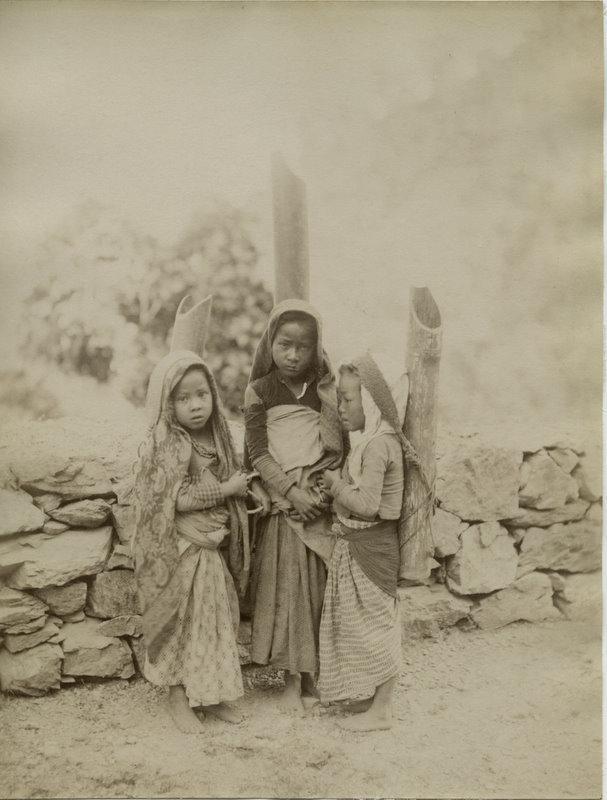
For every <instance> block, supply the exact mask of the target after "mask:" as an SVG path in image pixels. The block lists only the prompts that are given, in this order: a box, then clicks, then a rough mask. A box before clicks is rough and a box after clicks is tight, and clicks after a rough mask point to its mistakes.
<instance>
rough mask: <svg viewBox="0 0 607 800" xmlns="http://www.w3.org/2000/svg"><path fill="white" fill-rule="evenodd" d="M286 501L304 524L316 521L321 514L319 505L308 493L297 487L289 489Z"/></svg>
mask: <svg viewBox="0 0 607 800" xmlns="http://www.w3.org/2000/svg"><path fill="white" fill-rule="evenodd" d="M287 499H288V500H290V501H291V503H292V504H293V507H294V508H295V511H296V512H297V514H298V515H299V516H300V517H301V518H302V519H303V520H304V521H306V522H310V521H311V520H313V519H316V517H319V516H320V515H321V513H322V509H321V508H320V504H319V503H317V502H316V501H314V500H313V499H312V497H311V496H310V494H309V493H308V492H306V491H304V490H303V489H299V488H298V487H297V486H292V487H291V488H290V489H289V491H288V492H287Z"/></svg>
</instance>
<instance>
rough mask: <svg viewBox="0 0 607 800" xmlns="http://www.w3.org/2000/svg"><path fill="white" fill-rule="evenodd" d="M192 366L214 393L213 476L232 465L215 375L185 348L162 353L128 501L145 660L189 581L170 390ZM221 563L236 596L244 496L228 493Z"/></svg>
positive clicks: (181, 434)
mask: <svg viewBox="0 0 607 800" xmlns="http://www.w3.org/2000/svg"><path fill="white" fill-rule="evenodd" d="M191 367H200V368H202V370H203V371H204V374H205V376H206V378H207V381H208V383H209V387H210V390H211V394H212V397H213V411H212V415H211V428H212V433H213V439H214V442H215V447H216V449H217V455H218V461H219V469H218V473H219V474H218V478H219V480H227V478H228V477H229V476H230V475H232V474H233V473H234V472H235V471H236V470H237V469H238V461H237V457H236V451H235V447H234V442H233V440H232V436H231V434H230V430H229V428H228V425H227V422H226V419H225V417H224V415H223V413H222V410H221V404H220V400H219V395H218V392H217V385H216V383H215V379H214V377H213V375H212V373H211V371H210V370H209V368H208V367H207V366H206V364H205V363H204V361H203V360H202V359H201V358H200V357H199V356H197V355H196V354H194V353H192V352H190V351H187V350H177V351H174V352H171V353H169V354H168V355H167V356H165V357H164V358H163V359H162V360H161V361H160V362H159V363H158V364H157V366H156V368H155V369H154V371H153V372H152V375H151V377H150V383H149V387H148V393H147V400H146V412H147V417H148V432H147V435H146V437H145V438H144V441H143V442H142V444H141V445H140V448H139V459H138V463H137V466H136V471H135V485H134V490H133V506H134V512H135V514H134V516H135V533H134V537H133V543H132V549H133V557H134V561H135V576H136V581H137V590H138V595H139V601H140V604H141V608H142V612H143V636H144V642H145V645H146V650H147V657H148V659H149V661H150V663H152V664H153V663H154V661H155V660H156V658H157V657H158V655H159V653H160V652H161V650H162V647H163V645H164V644H165V643H166V642H167V641H168V640H169V639H170V637H171V635H172V633H173V632H174V627H175V624H176V619H177V616H178V613H179V609H180V605H181V603H182V599H183V593H184V591H185V589H184V586H185V585H187V580H186V579H184V575H183V574H182V561H181V559H180V552H179V547H178V543H177V537H178V530H177V522H176V508H175V506H176V498H177V493H178V491H179V488H180V486H181V484H182V482H183V481H184V479H185V478H186V476H187V475H188V469H189V465H190V460H191V456H192V443H191V439H190V436H189V433H188V432H187V431H186V430H185V428H183V427H181V425H179V424H178V423H177V421H176V419H175V416H174V413H173V409H172V404H171V400H170V397H171V392H172V391H173V389H174V388H175V387H176V385H177V384H178V383H179V381H180V380H181V378H182V377H183V376H184V374H185V373H186V371H187V370H188V369H190V368H191ZM227 507H228V512H229V526H228V528H229V533H228V537H229V538H228V551H227V562H228V568H229V570H230V573H231V575H232V576H233V578H234V581H235V584H236V587H237V590H238V593H239V595H240V596H241V597H242V596H243V595H244V593H245V591H246V588H247V582H248V574H249V542H248V522H247V515H246V508H245V505H244V502H243V501H242V500H241V499H239V498H228V500H227Z"/></svg>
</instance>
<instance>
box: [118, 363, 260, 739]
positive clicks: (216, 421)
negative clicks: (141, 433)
mask: <svg viewBox="0 0 607 800" xmlns="http://www.w3.org/2000/svg"><path fill="white" fill-rule="evenodd" d="M147 411H148V414H149V433H148V435H147V438H146V439H145V440H144V442H143V444H142V445H141V447H140V451H139V464H138V469H137V474H136V481H135V489H134V492H135V502H134V505H135V537H134V545H133V552H134V556H135V573H136V577H137V583H138V590H139V597H140V601H141V604H142V608H143V629H144V641H145V645H146V651H147V655H146V662H145V667H144V674H145V677H146V678H147V679H148V680H149V681H150V682H152V683H154V684H156V685H157V686H168V687H169V707H170V711H171V714H172V716H173V719H174V721H175V723H176V724H177V726H178V727H179V729H180V730H182V731H183V732H186V733H194V732H196V731H198V730H200V720H199V718H198V717H197V716H196V714H195V713H194V712H193V710H192V708H193V707H196V706H202V707H203V710H204V711H208V712H210V713H211V714H213V715H214V716H217V717H219V718H220V719H223V720H225V721H227V722H239V721H240V715H239V714H238V713H237V711H235V710H234V709H232V708H230V707H229V706H227V705H225V704H224V701H231V700H235V699H236V698H238V697H240V696H241V695H242V694H243V684H242V676H241V671H240V663H239V659H238V649H237V645H236V632H237V630H238V622H239V609H238V597H237V595H236V591H235V588H234V583H233V579H232V575H233V576H234V577H235V578H236V581H237V584H238V588H239V590H240V593H241V595H242V594H243V593H244V591H245V587H246V581H247V574H248V566H249V565H248V558H249V546H248V528H247V516H246V509H245V507H244V503H243V501H242V499H241V498H242V497H243V495H244V494H245V493H246V489H247V480H246V477H245V475H244V474H242V473H241V472H239V471H238V464H237V461H236V456H235V451H234V444H233V441H232V437H231V435H230V432H229V429H228V426H227V423H226V420H225V418H224V416H223V414H222V412H221V408H220V405H219V398H218V395H217V386H216V384H215V380H214V378H213V375H212V374H211V372H210V370H209V368H208V367H207V366H206V364H205V363H204V362H203V361H202V360H201V359H200V358H199V357H198V356H197V355H195V354H194V353H191V352H189V351H185V350H180V351H175V352H171V353H170V354H169V355H167V356H166V357H165V358H163V359H162V361H160V363H159V364H158V365H157V366H156V368H155V370H154V372H153V373H152V376H151V378H150V383H149V388H148V395H147ZM226 537H227V539H228V563H229V566H230V570H231V573H232V574H230V572H228V569H227V567H226V564H225V561H224V559H223V556H222V555H221V553H220V551H219V549H218V548H219V547H220V545H221V543H222V541H223V540H224V538H226ZM203 718H204V716H203Z"/></svg>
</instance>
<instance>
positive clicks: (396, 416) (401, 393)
mask: <svg viewBox="0 0 607 800" xmlns="http://www.w3.org/2000/svg"><path fill="white" fill-rule="evenodd" d="M380 365H381V366H380ZM343 368H349V369H352V370H354V371H355V372H356V374H357V375H358V377H359V378H360V382H361V396H362V402H363V411H364V414H365V427H364V430H363V431H361V432H356V433H354V434H352V433H351V434H350V446H351V449H350V454H349V456H348V471H349V472H350V475H351V477H352V479H353V481H354V482H355V483H356V482H357V480H359V479H360V474H361V469H362V457H363V453H364V450H365V448H366V446H367V445H368V444H369V442H370V441H371V440H372V439H374V438H376V437H377V436H380V435H382V434H383V433H391V434H393V435H395V436H396V437H397V439H398V440H399V442H400V445H401V448H402V451H403V457H404V463H405V468H407V467H409V468H416V469H419V471H420V475H421V477H422V480H423V481H424V482H425V483H426V486H427V488H428V503H429V506H430V507H432V506H433V495H432V491H431V489H430V486H429V485H428V481H427V478H426V476H425V473H424V471H423V470H422V467H421V463H420V459H419V456H418V455H417V453H416V451H415V449H414V447H413V445H412V444H411V442H410V441H409V440H408V439H407V437H406V436H405V434H404V433H403V430H402V428H403V423H404V419H405V412H406V408H407V399H408V393H409V379H408V376H407V374H406V372H405V370H404V369H400V368H398V367H396V366H395V365H394V364H392V363H391V362H390V361H388V360H387V359H386V358H379V357H378V356H374V355H372V354H371V353H365V354H364V355H362V356H357V357H356V358H353V359H350V360H348V361H347V362H345V363H343V364H342V365H341V369H343ZM405 509H406V497H405V493H404V492H403V503H402V506H401V514H400V519H399V522H398V534H399V542H400V548H401V553H402V549H403V545H404V543H405V541H406V536H407V532H406V530H405V522H406V520H407V517H408V513H407V512H406V510H405Z"/></svg>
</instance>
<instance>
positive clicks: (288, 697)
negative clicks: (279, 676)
mask: <svg viewBox="0 0 607 800" xmlns="http://www.w3.org/2000/svg"><path fill="white" fill-rule="evenodd" d="M280 705H281V707H282V709H283V710H284V711H286V712H287V713H290V714H293V713H295V714H302V713H303V712H304V711H305V707H304V705H303V702H302V697H301V683H300V680H299V675H287V677H286V678H285V688H284V691H283V693H282V697H281V698H280Z"/></svg>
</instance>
